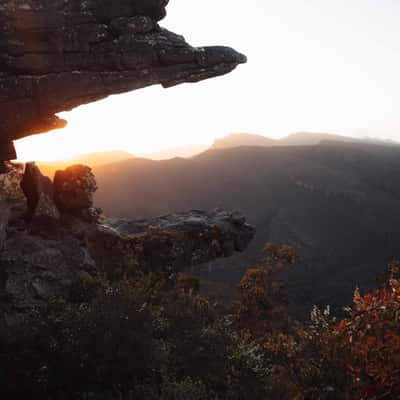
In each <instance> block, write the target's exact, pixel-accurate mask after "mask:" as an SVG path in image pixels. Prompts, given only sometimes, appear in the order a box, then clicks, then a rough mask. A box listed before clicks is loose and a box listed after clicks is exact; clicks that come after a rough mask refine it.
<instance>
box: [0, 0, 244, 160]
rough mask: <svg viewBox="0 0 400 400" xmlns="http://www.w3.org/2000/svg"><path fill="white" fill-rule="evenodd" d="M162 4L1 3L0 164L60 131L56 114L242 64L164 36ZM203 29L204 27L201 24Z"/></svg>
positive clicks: (95, 0) (133, 0)
mask: <svg viewBox="0 0 400 400" xmlns="http://www.w3.org/2000/svg"><path fill="white" fill-rule="evenodd" d="M167 2H168V1H167V0H85V1H81V0H3V1H2V2H1V3H0V115H1V120H0V160H10V159H14V158H15V151H14V148H13V144H12V141H13V140H15V139H19V138H22V137H24V136H27V135H31V134H35V133H39V132H45V131H48V130H51V129H55V128H61V127H64V126H65V124H66V122H65V121H63V120H61V119H59V118H58V117H57V116H56V113H59V112H61V111H66V110H71V109H72V108H74V107H77V106H79V105H81V104H85V103H89V102H93V101H96V100H99V99H102V98H104V97H107V96H108V95H110V94H117V93H122V92H127V91H130V90H135V89H139V88H142V87H145V86H149V85H154V84H159V83H161V84H162V85H163V86H164V87H169V86H173V85H177V84H180V83H183V82H196V81H199V80H202V79H206V78H210V77H215V76H218V75H223V74H225V73H227V72H230V71H231V70H233V69H234V68H235V67H236V66H237V65H238V64H240V63H243V62H245V61H246V59H245V57H244V56H243V55H241V54H239V53H237V52H236V51H234V50H232V49H230V48H226V47H204V48H193V47H191V46H190V45H188V44H187V43H186V42H185V40H184V38H183V37H182V36H178V35H176V34H174V33H172V32H169V31H167V30H165V29H162V28H161V27H160V26H159V25H158V21H159V20H160V19H162V18H163V17H164V16H165V7H166V4H167ZM205 23H206V21H205Z"/></svg>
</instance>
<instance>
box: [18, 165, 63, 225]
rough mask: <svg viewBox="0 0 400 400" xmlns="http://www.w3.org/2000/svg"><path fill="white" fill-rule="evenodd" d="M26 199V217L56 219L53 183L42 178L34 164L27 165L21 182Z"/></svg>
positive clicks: (57, 213)
mask: <svg viewBox="0 0 400 400" xmlns="http://www.w3.org/2000/svg"><path fill="white" fill-rule="evenodd" d="M21 188H22V190H23V192H24V194H25V197H26V199H27V205H28V210H27V217H28V219H30V220H31V219H33V218H50V219H58V218H59V217H60V214H59V212H58V210H57V208H56V206H55V204H54V202H53V183H52V182H51V180H50V179H49V178H48V177H47V176H43V175H42V173H41V172H40V170H39V168H38V167H37V166H36V165H35V163H27V164H26V166H25V173H24V176H23V178H22V181H21Z"/></svg>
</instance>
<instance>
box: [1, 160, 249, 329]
mask: <svg viewBox="0 0 400 400" xmlns="http://www.w3.org/2000/svg"><path fill="white" fill-rule="evenodd" d="M9 169H10V171H13V172H14V173H13V174H11V172H9V174H11V175H12V176H13V177H14V178H13V180H15V181H17V180H18V177H21V176H22V174H21V169H20V167H19V166H14V165H12V164H10V165H9ZM11 175H10V176H11ZM0 176H4V175H0ZM56 176H58V179H59V182H58V183H57V184H55V185H54V195H55V197H56V196H57V195H60V193H61V194H63V195H65V196H66V197H65V198H64V200H65V199H68V201H67V202H66V203H65V202H64V203H62V204H63V207H64V206H65V205H66V204H69V205H71V204H74V205H78V206H79V207H78V208H76V207H75V208H74V207H73V208H72V209H71V208H69V207H64V208H61V209H60V211H61V213H60V214H61V215H60V218H59V219H51V220H49V219H43V218H42V219H37V218H33V219H29V220H27V219H25V218H22V217H23V216H24V215H25V213H26V208H27V203H28V204H29V205H30V207H33V209H32V211H33V212H34V213H35V212H37V207H38V204H39V203H40V197H41V196H43V195H44V194H46V197H47V199H48V200H49V202H50V203H51V204H53V206H54V203H53V202H52V199H51V198H50V194H49V193H50V192H51V190H50V191H49V188H47V189H46V190H44V185H43V182H42V178H43V176H42V175H41V173H40V170H39V169H38V167H37V166H35V165H34V164H28V166H27V169H26V172H25V175H24V178H23V182H24V183H23V184H22V185H21V186H22V187H23V188H24V191H25V193H26V194H27V197H28V202H26V201H25V200H24V199H22V198H20V197H18V196H19V193H15V191H14V189H15V186H16V185H15V184H10V185H8V188H9V190H10V193H7V192H6V189H5V188H4V190H3V193H2V194H1V197H0V250H2V251H1V252H0V267H1V268H0V310H1V311H2V312H3V315H4V317H3V318H4V319H3V321H0V324H1V322H3V323H5V324H6V325H8V324H12V323H14V322H16V321H18V320H19V318H20V317H21V316H23V315H24V313H25V312H26V311H27V310H28V309H31V308H32V307H34V306H38V305H40V304H45V303H46V302H48V301H50V300H51V299H52V298H53V297H62V298H65V299H67V300H68V298H69V296H70V294H71V291H73V288H74V284H75V282H76V281H77V279H80V277H81V276H82V274H83V275H84V276H85V277H86V278H85V279H93V278H94V277H96V276H100V275H105V276H107V277H108V278H109V279H121V278H123V277H125V276H128V275H129V274H132V272H135V271H136V273H137V272H142V273H145V272H150V271H151V272H156V273H160V274H164V275H165V276H166V277H168V278H169V279H174V276H175V274H176V273H177V272H178V271H182V270H183V269H185V268H188V267H190V266H192V265H196V264H199V263H203V262H207V261H210V260H214V259H216V258H220V257H228V256H231V255H232V254H233V253H234V252H235V251H242V250H244V249H245V248H246V247H247V245H248V244H249V242H250V241H251V239H252V238H253V236H254V233H255V230H254V228H253V227H252V226H250V225H248V224H247V223H246V221H245V218H244V217H243V216H242V215H241V214H239V213H228V212H226V211H222V210H215V211H212V212H209V213H207V212H203V211H199V210H193V211H191V212H189V213H185V214H175V215H169V216H162V217H158V218H153V219H151V220H148V221H144V220H140V221H131V220H126V219H124V220H122V219H104V218H103V220H102V222H101V223H96V222H95V221H88V220H87V218H86V216H85V215H81V213H79V212H78V213H76V212H75V211H76V210H77V209H78V210H79V211H82V208H80V207H81V206H82V207H83V206H84V207H86V208H84V209H87V207H89V206H91V205H92V204H91V198H92V197H91V196H92V194H93V190H94V189H95V188H96V182H95V179H94V176H93V174H92V173H91V171H90V168H88V167H85V166H82V165H78V166H73V167H71V168H67V169H66V170H65V171H60V172H58V174H56ZM60 176H61V177H62V179H61V178H60ZM10 180H11V178H10ZM18 182H19V180H18ZM46 183H47V184H50V186H52V185H51V182H50V180H49V181H46ZM17 186H18V187H19V184H18V185H17ZM63 190H64V192H63ZM57 193H58V194H57ZM76 193H78V194H79V196H75V195H76ZM67 195H68V196H67ZM69 196H71V197H69ZM80 196H83V197H84V200H85V201H83V200H82V199H81V200H82V201H81V200H79V198H80ZM85 196H86V197H85ZM75 197H76V199H78V200H79V201H77V203H76V204H75V203H74V202H73V201H72V200H71V199H74V198H75ZM70 200H71V201H70ZM17 206H19V207H17ZM15 208H16V209H17V211H18V210H19V217H18V213H17V211H15V210H14V209H15ZM13 210H14V211H13ZM29 210H30V208H29ZM71 211H72V212H71Z"/></svg>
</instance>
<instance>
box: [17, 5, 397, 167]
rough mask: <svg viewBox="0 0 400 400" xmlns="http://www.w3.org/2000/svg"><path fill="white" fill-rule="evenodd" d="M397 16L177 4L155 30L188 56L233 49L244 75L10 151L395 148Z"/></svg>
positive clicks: (113, 111) (110, 105)
mask: <svg viewBox="0 0 400 400" xmlns="http://www.w3.org/2000/svg"><path fill="white" fill-rule="evenodd" d="M227 11H229V12H227ZM399 17H400V4H395V3H394V2H393V1H389V0H383V1H382V0H380V1H378V0H368V1H365V0H353V1H352V2H351V4H349V2H346V1H344V0H338V1H335V2H329V1H328V0H310V1H307V2H299V1H295V0H282V1H280V2H272V1H265V0H249V1H248V2H247V3H246V6H245V7H244V6H243V4H242V3H239V2H231V1H228V0H220V1H219V2H218V3H215V2H211V0H205V1H203V2H201V4H199V3H194V2H190V1H187V0H174V1H173V2H171V3H170V4H169V6H168V16H167V18H166V19H165V20H164V21H161V26H163V27H165V28H167V29H171V30H174V31H175V32H178V33H181V34H183V35H184V36H185V37H186V39H187V40H188V42H189V43H191V44H193V45H196V46H201V45H228V46H232V47H234V48H236V49H237V50H239V51H241V52H243V53H245V54H246V55H247V56H248V60H249V61H248V64H246V65H244V66H240V67H239V68H238V69H237V70H236V71H235V72H234V73H232V74H229V75H228V76H225V77H222V78H218V79H212V80H208V81H205V82H201V83H198V84H196V85H189V84H186V85H181V86H178V87H175V88H170V89H168V90H164V89H162V88H161V87H159V86H155V87H151V88H146V89H143V90H139V91H135V92H132V93H128V94H124V95H118V96H112V97H110V98H108V99H105V100H103V101H100V102H97V103H94V104H90V105H87V106H82V107H79V108H78V109H75V110H73V111H72V112H70V113H62V114H61V116H62V117H64V118H66V119H67V120H68V122H69V125H68V126H67V128H65V129H64V130H60V131H54V132H51V133H49V134H45V135H42V136H35V137H31V138H27V139H23V140H21V141H18V142H17V151H18V155H19V158H20V159H22V160H26V159H36V160H45V159H61V158H67V157H72V156H74V155H76V154H78V151H77V149H78V148H79V153H91V152H99V151H109V150H119V149H120V150H124V151H127V152H130V153H133V154H148V153H154V152H158V151H161V150H164V149H168V148H173V147H182V146H187V145H191V144H203V145H204V144H211V143H212V141H213V140H214V139H215V138H217V137H221V136H225V135H227V134H229V133H231V132H249V133H256V134H263V135H264V136H268V137H273V138H278V137H282V136H286V135H288V134H290V133H292V132H297V131H312V132H327V133H335V134H342V135H346V136H353V137H365V136H370V137H379V138H384V139H393V140H399V139H400V102H399V96H400V95H399V93H400V82H399V80H398V79H397V74H398V70H399V68H400V51H399V50H400V49H399V43H400V41H399V39H400V37H399V36H400V33H399V32H398V28H397V21H398V20H399ZM205 21H206V22H207V24H205ZM154 110H157V117H156V118H155V117H154Z"/></svg>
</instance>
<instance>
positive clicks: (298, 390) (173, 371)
mask: <svg viewBox="0 0 400 400" xmlns="http://www.w3.org/2000/svg"><path fill="white" fill-rule="evenodd" d="M296 261H297V258H296V255H295V253H294V251H293V249H292V248H291V247H290V246H277V245H273V244H268V245H267V246H266V247H265V251H264V257H263V258H262V259H261V261H260V264H259V265H258V266H257V267H256V268H253V269H252V270H249V272H248V273H247V274H246V275H245V276H244V277H243V279H242V282H241V284H240V288H239V289H240V290H239V293H238V303H237V304H236V305H235V307H234V309H232V310H230V311H228V312H221V311H218V307H216V306H215V305H214V304H212V302H211V301H209V300H207V299H206V298H203V297H201V296H199V294H198V292H197V291H198V282H197V281H196V279H193V278H190V277H188V276H179V277H178V278H177V279H175V278H173V277H167V276H164V275H155V274H154V273H149V274H142V273H140V272H137V273H136V274H134V275H132V276H131V277H130V278H129V280H127V279H124V280H117V281H114V282H111V281H107V280H105V279H99V280H93V279H92V280H85V279H84V277H77V280H76V284H75V285H74V290H72V291H71V293H70V298H69V299H68V301H64V302H61V301H59V300H57V299H55V300H54V302H52V303H51V304H48V305H46V307H44V308H43V309H37V310H36V311H35V312H33V313H32V314H31V316H30V317H29V318H27V319H26V321H25V322H24V323H23V324H22V325H19V326H16V327H14V329H13V332H12V334H11V335H10V332H7V334H6V333H5V332H2V334H1V340H0V392H1V394H2V395H3V396H4V397H5V398H30V399H133V398H135V399H136V398H137V399H151V400H152V399H164V400H175V399H178V400H179V399H182V400H183V399H185V400H206V399H232V400H241V399H243V400H247V399H249V400H250V399H252V400H253V399H284V400H285V399H287V400H289V399H290V400H292V399H304V400H305V399H310V400H313V399H315V400H317V399H321V400H324V399H365V400H367V399H368V400H373V399H375V400H377V399H388V400H389V399H395V398H398V396H400V371H399V369H398V366H399V357H400V350H399V349H400V346H399V344H400V321H399V315H400V284H399V275H400V274H399V272H400V264H399V263H392V264H391V265H390V268H389V273H388V276H387V277H386V278H385V281H384V283H383V285H382V287H381V288H379V289H377V290H375V291H374V292H372V293H369V294H366V295H361V294H360V293H359V292H358V291H356V293H355V296H354V302H353V306H352V307H351V308H348V309H347V313H348V315H347V317H346V318H344V319H342V320H336V319H335V318H332V317H331V316H330V312H329V308H327V309H326V310H324V311H323V312H321V311H319V310H318V309H317V308H314V309H313V310H312V312H311V321H310V322H309V323H305V324H300V323H298V322H294V321H291V320H290V319H289V318H288V316H287V314H285V313H284V312H283V313H282V312H279V313H275V312H271V311H273V310H276V309H277V307H278V308H279V307H283V308H284V307H285V298H284V296H283V297H282V295H283V294H284V288H282V286H281V283H280V282H279V281H276V279H277V278H276V275H275V273H274V271H275V270H276V269H277V268H278V269H279V268H283V267H284V266H285V265H292V264H294V263H295V262H296ZM253 278H255V279H253ZM259 278H261V279H259ZM278 294H279V295H278ZM245 315H247V317H246V318H244V316H245ZM277 320H279V321H283V322H285V323H283V324H278V325H277V324H276V322H277ZM279 321H278V322H279Z"/></svg>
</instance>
